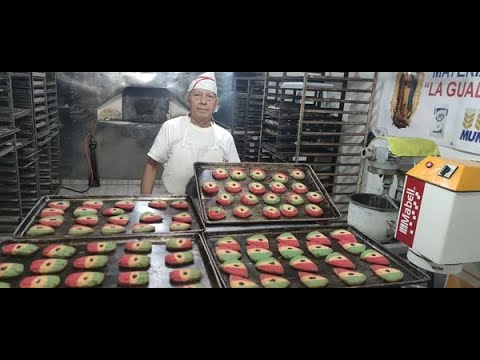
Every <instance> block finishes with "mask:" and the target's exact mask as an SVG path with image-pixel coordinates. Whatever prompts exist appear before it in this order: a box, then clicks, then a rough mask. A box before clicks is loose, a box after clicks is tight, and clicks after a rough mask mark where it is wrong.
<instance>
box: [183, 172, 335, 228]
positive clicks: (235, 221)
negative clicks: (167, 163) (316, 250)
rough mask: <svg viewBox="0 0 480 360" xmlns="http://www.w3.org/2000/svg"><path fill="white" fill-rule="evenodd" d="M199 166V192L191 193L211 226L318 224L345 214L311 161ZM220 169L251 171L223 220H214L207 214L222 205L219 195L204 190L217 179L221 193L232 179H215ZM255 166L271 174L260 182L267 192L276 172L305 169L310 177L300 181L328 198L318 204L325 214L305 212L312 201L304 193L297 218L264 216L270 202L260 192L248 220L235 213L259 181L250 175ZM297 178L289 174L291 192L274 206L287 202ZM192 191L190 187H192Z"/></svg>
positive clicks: (197, 184) (283, 195)
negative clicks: (253, 183)
mask: <svg viewBox="0 0 480 360" xmlns="http://www.w3.org/2000/svg"><path fill="white" fill-rule="evenodd" d="M194 168H195V183H196V184H195V185H196V192H194V191H191V193H189V195H190V196H191V197H192V198H194V197H196V198H198V199H199V201H198V203H199V207H200V209H199V213H200V216H201V218H202V221H203V222H204V223H205V224H208V225H213V226H225V225H251V224H267V223H268V224H292V223H317V222H324V221H328V220H334V219H339V218H340V217H341V214H340V212H339V210H338V209H337V207H336V205H335V204H334V203H333V201H332V199H331V198H330V195H329V194H328V192H327V191H326V190H325V188H324V186H323V185H322V183H321V182H320V180H319V179H318V177H317V175H316V174H315V172H314V171H313V169H312V168H311V166H310V165H308V164H273V163H240V164H238V163H231V164H230V163H195V164H194ZM216 168H223V169H226V170H227V171H230V170H234V169H243V170H245V172H246V173H247V177H246V179H245V180H242V181H238V182H239V183H240V184H241V185H242V189H243V190H242V192H240V193H238V194H232V195H234V196H235V201H234V202H233V203H232V204H231V205H229V206H225V207H223V208H224V209H225V219H223V220H219V221H212V220H210V219H209V218H208V216H207V211H208V208H210V207H212V206H218V205H217V203H216V201H215V196H205V194H203V192H202V184H203V183H204V182H205V181H215V182H216V183H217V184H218V185H219V187H220V192H221V191H223V184H224V183H225V182H227V181H230V180H232V179H230V178H228V179H226V180H215V179H214V178H213V177H212V172H213V170H214V169H216ZM255 168H261V169H263V170H264V171H265V172H266V173H267V177H266V178H265V180H262V181H258V182H259V183H261V184H263V185H264V186H265V187H266V189H267V192H268V191H269V189H268V184H269V183H270V182H272V178H271V175H272V174H273V173H277V172H283V173H286V174H288V173H289V172H290V171H291V170H294V169H300V170H302V171H303V172H304V173H305V175H306V177H305V179H304V180H301V181H300V182H301V183H303V184H305V185H306V186H307V187H308V189H309V191H316V192H319V193H320V194H321V195H323V197H324V198H325V201H323V202H322V203H320V204H318V205H319V206H320V207H321V208H322V209H323V210H324V212H325V213H324V215H323V216H322V217H320V218H313V217H311V216H309V215H307V214H306V213H305V212H304V207H305V205H307V204H308V203H309V202H308V200H307V199H306V197H305V195H304V196H303V197H304V198H305V204H304V205H300V206H296V207H297V209H298V210H299V214H298V215H297V216H296V217H295V218H286V217H284V216H282V217H281V218H280V219H276V220H275V219H271V220H269V219H267V218H265V217H264V216H263V214H262V210H263V208H264V206H266V204H265V203H264V202H263V200H262V198H261V196H260V195H259V196H258V197H259V200H260V201H259V203H258V204H257V205H254V206H249V208H250V210H251V212H252V216H251V217H250V218H248V219H239V218H237V217H235V216H234V215H233V209H234V208H235V207H236V206H239V205H242V203H241V201H240V196H241V195H242V194H243V193H248V189H247V187H248V184H249V183H250V182H253V181H255V180H252V179H251V178H250V177H249V176H248V174H249V173H250V171H251V170H253V169H255ZM292 183H293V181H292V179H291V178H290V177H289V180H288V183H287V184H285V186H286V187H287V189H288V190H287V192H285V193H284V194H279V196H280V197H281V199H282V200H281V202H280V203H279V204H278V205H274V206H275V207H277V208H278V207H279V206H281V205H282V204H287V201H286V199H285V197H286V195H287V194H288V193H289V192H291V190H290V189H291V185H292ZM189 190H190V189H189Z"/></svg>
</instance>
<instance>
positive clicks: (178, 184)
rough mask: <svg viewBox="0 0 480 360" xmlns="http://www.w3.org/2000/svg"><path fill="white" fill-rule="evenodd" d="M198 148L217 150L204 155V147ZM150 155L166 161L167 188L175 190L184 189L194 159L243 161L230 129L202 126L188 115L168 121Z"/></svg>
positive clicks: (164, 174)
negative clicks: (192, 121) (193, 121)
mask: <svg viewBox="0 0 480 360" xmlns="http://www.w3.org/2000/svg"><path fill="white" fill-rule="evenodd" d="M199 149H218V150H217V151H214V155H213V157H212V153H211V152H209V155H208V156H207V155H205V156H207V158H205V156H204V154H205V151H204V150H199ZM216 154H218V155H216ZM148 156H149V157H151V158H152V159H153V160H155V161H157V162H158V163H160V164H163V165H164V172H163V176H162V180H163V183H164V185H165V188H166V190H167V191H168V192H169V193H174V194H183V193H184V192H185V187H186V185H187V183H188V181H189V180H190V178H191V177H192V176H193V164H194V163H195V162H202V161H203V162H232V163H239V162H240V158H239V157H238V152H237V148H236V147H235V143H234V141H233V137H232V135H231V134H230V133H229V132H228V131H227V130H225V129H224V128H222V127H220V126H218V125H216V124H214V123H212V126H211V127H208V128H200V127H198V126H196V125H194V124H192V123H191V122H190V118H189V117H188V116H180V117H177V118H174V119H171V120H168V121H166V122H165V123H164V124H163V125H162V127H161V129H160V131H159V132H158V135H157V137H156V138H155V141H154V143H153V146H152V148H151V149H150V151H149V153H148Z"/></svg>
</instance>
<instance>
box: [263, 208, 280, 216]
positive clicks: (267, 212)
mask: <svg viewBox="0 0 480 360" xmlns="http://www.w3.org/2000/svg"><path fill="white" fill-rule="evenodd" d="M263 216H265V217H266V218H267V219H278V218H280V217H281V216H282V213H281V212H280V210H278V209H277V208H276V207H274V206H265V207H264V208H263Z"/></svg>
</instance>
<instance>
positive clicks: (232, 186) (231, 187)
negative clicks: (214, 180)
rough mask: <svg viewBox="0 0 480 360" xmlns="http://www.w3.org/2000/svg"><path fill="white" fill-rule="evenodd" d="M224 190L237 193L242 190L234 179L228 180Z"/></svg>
mask: <svg viewBox="0 0 480 360" xmlns="http://www.w3.org/2000/svg"><path fill="white" fill-rule="evenodd" d="M225 190H226V191H228V192H229V193H234V194H235V193H239V192H240V191H242V185H240V183H238V182H236V181H229V182H227V183H226V184H225Z"/></svg>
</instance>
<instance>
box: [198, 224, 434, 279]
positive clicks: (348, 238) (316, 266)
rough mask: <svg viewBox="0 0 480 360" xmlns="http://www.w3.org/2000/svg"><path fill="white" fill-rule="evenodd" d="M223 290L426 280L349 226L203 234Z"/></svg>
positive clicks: (399, 258) (420, 272) (423, 275)
mask: <svg viewBox="0 0 480 360" xmlns="http://www.w3.org/2000/svg"><path fill="white" fill-rule="evenodd" d="M202 237H203V239H204V241H205V242H206V245H205V247H206V248H207V249H208V251H209V252H210V257H211V259H212V261H213V262H214V264H215V269H216V271H217V272H218V274H219V277H220V279H221V285H222V287H227V288H257V287H264V288H286V287H291V288H324V287H327V288H376V287H401V286H413V285H420V284H421V285H427V284H428V281H429V276H428V275H427V274H425V273H423V272H422V271H420V270H419V269H417V268H416V267H414V266H413V265H410V264H409V263H408V262H406V261H405V260H404V259H402V258H401V257H399V256H397V255H395V254H394V253H392V252H390V251H389V250H388V249H386V248H385V247H384V246H383V245H381V244H379V243H377V242H374V241H372V240H370V239H368V238H367V237H366V236H365V235H363V234H362V233H360V232H358V231H357V230H356V229H354V228H351V227H348V226H347V227H344V228H341V227H331V228H322V227H319V228H317V229H316V230H314V229H312V228H308V229H300V228H285V229H283V230H279V231H267V230H266V231H264V232H255V231H238V232H224V233H222V232H216V233H212V232H210V233H204V234H202Z"/></svg>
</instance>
